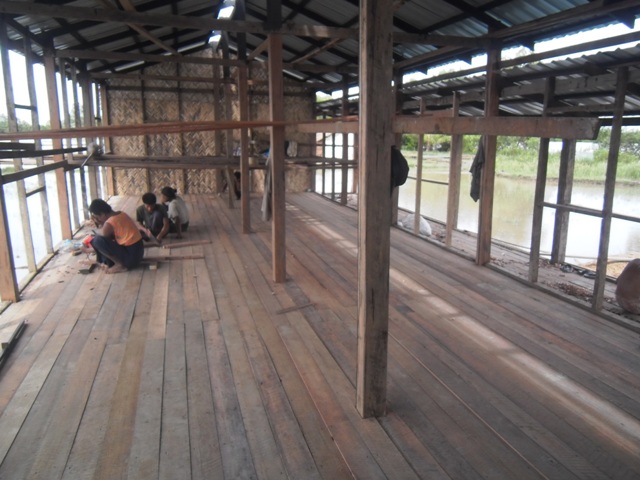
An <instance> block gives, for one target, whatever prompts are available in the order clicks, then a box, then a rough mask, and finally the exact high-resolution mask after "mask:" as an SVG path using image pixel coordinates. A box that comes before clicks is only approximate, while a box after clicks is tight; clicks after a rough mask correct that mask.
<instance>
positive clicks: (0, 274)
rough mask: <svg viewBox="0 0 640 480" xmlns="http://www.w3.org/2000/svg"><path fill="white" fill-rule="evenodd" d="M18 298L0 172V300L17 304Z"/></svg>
mask: <svg viewBox="0 0 640 480" xmlns="http://www.w3.org/2000/svg"><path fill="white" fill-rule="evenodd" d="M19 297H20V292H19V291H18V280H17V278H16V269H15V264H14V262H13V249H12V248H11V240H10V237H9V221H8V219H7V202H6V201H5V198H4V182H3V181H2V173H1V172H0V300H2V301H3V302H4V301H6V302H17V301H18V298H19Z"/></svg>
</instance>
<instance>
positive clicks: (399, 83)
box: [389, 72, 402, 225]
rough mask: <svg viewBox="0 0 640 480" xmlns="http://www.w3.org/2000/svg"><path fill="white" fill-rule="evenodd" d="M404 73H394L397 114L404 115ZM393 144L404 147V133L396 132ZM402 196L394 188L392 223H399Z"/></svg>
mask: <svg viewBox="0 0 640 480" xmlns="http://www.w3.org/2000/svg"><path fill="white" fill-rule="evenodd" d="M401 88H402V73H401V72H396V73H395V75H393V101H394V103H395V111H396V115H402V92H401ZM393 144H394V145H395V146H396V147H397V148H398V150H401V149H402V133H396V134H395V135H394V136H393ZM389 175H391V167H389ZM399 197H400V187H396V188H394V189H393V192H392V195H391V225H395V224H396V223H398V200H399Z"/></svg>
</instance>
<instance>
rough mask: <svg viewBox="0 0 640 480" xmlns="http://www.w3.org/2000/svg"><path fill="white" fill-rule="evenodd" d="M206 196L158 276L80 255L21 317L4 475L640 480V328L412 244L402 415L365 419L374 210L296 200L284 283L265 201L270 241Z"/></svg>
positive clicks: (405, 279)
mask: <svg viewBox="0 0 640 480" xmlns="http://www.w3.org/2000/svg"><path fill="white" fill-rule="evenodd" d="M185 200H186V201H187V203H188V205H189V208H190V214H191V225H190V229H189V231H188V232H186V233H185V237H184V238H183V239H182V240H180V242H186V243H187V244H186V245H182V246H180V247H176V248H170V249H162V248H158V247H152V248H147V249H146V250H147V251H146V255H150V254H153V255H155V256H162V257H163V258H164V259H163V260H162V261H161V262H160V263H159V264H158V266H157V269H156V270H149V269H148V268H146V267H144V268H138V269H134V270H131V271H129V272H125V273H121V274H118V275H104V274H103V273H101V272H94V273H93V274H92V275H78V274H77V273H76V271H77V265H76V262H77V260H78V258H76V257H71V256H58V257H56V258H54V259H53V261H52V262H50V263H49V264H48V265H47V267H45V269H44V272H43V274H42V275H39V276H38V277H37V278H36V279H35V280H34V281H33V282H31V284H30V285H29V287H27V289H26V290H25V291H24V292H23V298H24V300H25V301H24V303H23V304H17V305H14V306H9V307H8V308H7V310H5V312H4V313H3V314H2V315H0V323H1V322H2V321H3V320H5V319H6V321H7V322H9V323H11V322H16V321H19V320H21V319H23V318H27V317H28V319H29V325H28V327H27V330H26V331H25V333H24V334H23V337H21V339H20V340H19V341H18V344H17V345H16V348H15V350H14V351H13V352H12V356H11V357H10V360H9V362H7V363H6V364H5V366H4V367H5V368H4V369H3V370H1V371H0V429H2V430H1V431H2V435H0V453H1V454H2V463H0V478H42V477H43V476H44V477H46V478H52V477H62V478H68V479H78V478H109V479H111V478H136V479H137V478H187V477H188V478H206V479H209V478H219V479H233V480H235V479H238V478H270V479H271V478H322V479H330V480H334V479H343V478H354V477H355V478H367V479H369V478H380V479H384V478H393V479H395V478H429V479H434V478H435V479H443V480H447V479H456V480H458V479H473V480H475V479H477V478H509V479H511V478H518V479H520V478H522V479H527V480H528V479H535V478H548V479H555V478H562V479H565V478H566V479H572V478H575V479H579V478H580V479H582V478H595V479H597V478H613V479H616V480H617V479H627V478H629V479H635V478H636V477H638V476H640V457H639V456H638V455H637V445H638V444H640V372H639V371H638V368H637V366H638V365H639V364H640V351H639V350H638V348H637V345H638V344H640V335H638V333H637V332H636V331H635V330H633V329H625V328H623V327H622V325H621V324H620V323H616V322H610V321H608V320H606V319H604V318H603V317H601V316H598V315H594V314H593V312H589V311H587V310H582V309H579V308H577V307H576V305H573V304H571V303H567V302H563V301H561V300H560V299H559V298H558V297H556V296H550V295H548V294H547V293H545V292H543V291H542V290H540V289H538V288H534V289H532V288H530V287H528V286H526V285H523V284H522V283H520V282H517V281H515V280H514V278H513V277H509V276H505V275H501V274H500V273H498V272H497V271H495V270H494V269H492V268H486V267H481V266H478V265H475V263H474V262H472V261H470V260H469V259H468V258H465V257H464V256H461V255H454V254H452V253H451V252H449V251H447V250H446V249H445V248H442V247H440V246H438V245H437V244H436V243H433V242H428V241H427V242H425V241H424V240H422V239H420V238H418V237H415V236H413V235H410V234H408V233H406V232H403V231H400V230H399V229H396V228H392V231H391V239H392V242H391V269H390V296H389V302H390V311H389V357H388V387H387V393H388V397H387V400H388V412H387V415H386V416H385V417H382V418H379V419H366V420H363V419H361V418H360V416H359V415H358V414H357V411H356V409H355V387H354V383H355V372H356V368H357V366H356V355H355V352H356V349H357V336H358V332H357V321H356V313H357V296H356V291H357V285H356V281H357V235H358V229H357V221H358V218H357V213H356V212H355V211H353V210H351V209H349V208H344V207H341V206H339V205H337V204H335V203H332V202H329V201H327V200H326V199H322V198H320V197H318V196H317V195H314V194H287V200H288V203H287V208H286V216H287V221H286V226H287V238H286V244H287V279H286V281H285V282H282V283H274V282H273V280H272V264H271V224H270V223H269V222H264V221H262V220H261V215H260V211H259V204H260V200H261V199H260V198H258V197H257V196H256V197H254V198H253V199H252V209H251V217H252V233H250V234H243V233H242V232H241V230H242V222H241V217H240V213H241V212H240V209H239V208H229V207H228V205H227V201H226V198H222V197H218V196H217V195H215V194H208V195H186V196H185ZM112 201H113V203H114V205H115V207H116V209H118V208H120V209H122V210H124V211H127V212H129V213H130V214H131V213H133V211H134V210H135V208H136V206H137V205H138V204H139V203H140V199H139V196H123V197H117V198H114V199H112ZM178 241H179V240H178V239H176V238H175V236H169V237H168V238H167V242H168V243H176V242H178ZM187 257H188V258H187ZM195 257H201V258H195ZM510 258H511V257H510ZM514 259H515V256H514ZM509 261H511V260H509ZM514 261H515V260H514ZM547 273H549V272H545V274H547ZM5 434H6V435H5ZM45 472H46V473H45Z"/></svg>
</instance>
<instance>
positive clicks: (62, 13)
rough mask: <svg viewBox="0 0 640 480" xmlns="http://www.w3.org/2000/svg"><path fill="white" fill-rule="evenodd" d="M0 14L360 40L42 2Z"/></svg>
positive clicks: (349, 34)
mask: <svg viewBox="0 0 640 480" xmlns="http://www.w3.org/2000/svg"><path fill="white" fill-rule="evenodd" d="M0 13H6V14H10V15H27V16H29V17H34V18H64V19H67V20H71V19H73V20H89V21H92V22H117V23H125V24H132V23H134V24H137V25H154V26H162V27H172V28H178V29H195V30H202V31H203V32H209V31H211V30H220V31H226V32H234V33H236V32H238V33H242V32H244V33H251V34H258V35H260V34H262V35H264V34H268V33H279V34H281V35H295V36H298V37H312V38H354V39H355V38H357V37H358V30H357V29H353V28H340V27H326V26H324V25H311V24H309V25H299V24H294V23H287V24H283V25H281V26H280V27H279V28H278V29H277V30H275V31H273V30H271V31H270V30H267V29H266V28H265V26H264V24H263V23H262V22H247V21H236V20H219V19H217V18H213V17H206V16H202V17H193V16H187V15H154V14H147V13H140V12H126V11H122V10H114V9H107V8H85V7H76V6H74V7H66V6H63V5H48V4H42V3H38V4H35V3H30V2H16V1H0Z"/></svg>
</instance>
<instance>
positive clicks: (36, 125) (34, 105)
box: [24, 37, 53, 253]
mask: <svg viewBox="0 0 640 480" xmlns="http://www.w3.org/2000/svg"><path fill="white" fill-rule="evenodd" d="M24 51H25V57H24V58H25V65H26V70H27V71H26V73H27V87H28V89H29V103H30V105H31V125H32V128H33V129H34V130H40V117H39V114H38V98H37V95H36V81H35V77H34V74H33V52H32V51H31V40H30V39H29V37H25V38H24ZM34 143H35V146H36V150H38V149H40V148H41V146H42V142H41V141H40V140H36V141H35V142H34ZM36 165H37V166H42V165H44V158H42V157H37V158H36ZM45 186H46V180H45V176H44V174H40V175H38V187H39V188H41V189H42V190H41V191H40V192H39V193H38V196H39V197H40V208H41V209H42V226H43V230H44V231H43V232H42V235H43V236H44V243H45V248H46V251H47V253H53V240H52V238H51V218H50V214H49V200H48V197H47V190H46V188H45Z"/></svg>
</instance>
